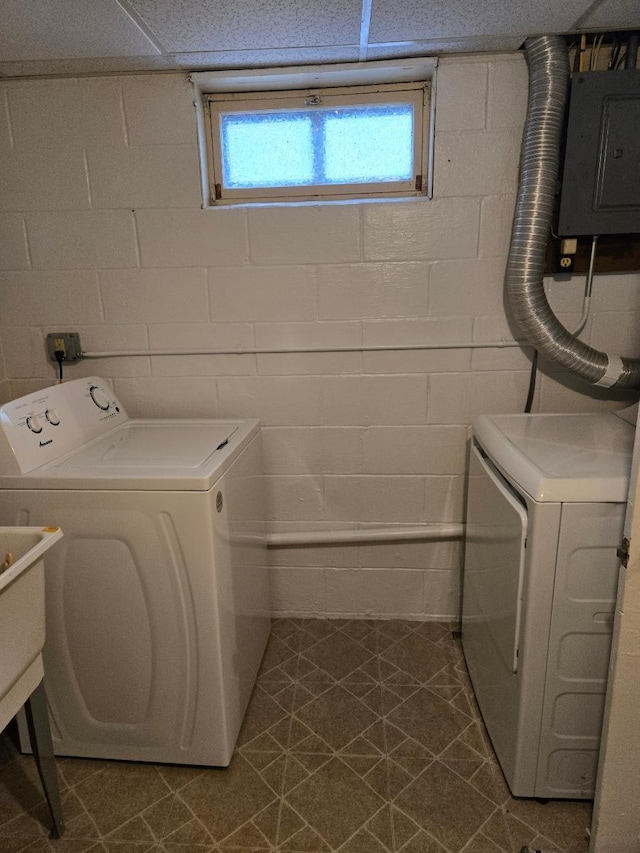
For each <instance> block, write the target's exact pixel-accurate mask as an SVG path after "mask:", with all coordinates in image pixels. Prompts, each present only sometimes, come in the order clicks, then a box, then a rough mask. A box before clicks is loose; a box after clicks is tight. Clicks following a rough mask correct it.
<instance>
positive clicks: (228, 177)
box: [220, 111, 315, 189]
mask: <svg viewBox="0 0 640 853" xmlns="http://www.w3.org/2000/svg"><path fill="white" fill-rule="evenodd" d="M220 123H221V136H222V167H223V185H224V186H225V187H228V188H230V189H241V188H245V187H283V186H285V187H286V186H304V185H305V184H313V183H314V182H315V181H314V169H313V145H312V141H311V137H312V127H311V121H310V118H309V116H308V115H306V114H304V113H300V112H292V111H289V112H272V113H233V114H222V115H221V116H220Z"/></svg>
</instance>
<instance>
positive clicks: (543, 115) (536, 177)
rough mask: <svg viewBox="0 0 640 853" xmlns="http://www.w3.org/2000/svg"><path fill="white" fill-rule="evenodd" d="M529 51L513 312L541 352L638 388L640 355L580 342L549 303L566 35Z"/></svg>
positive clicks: (510, 271) (600, 378)
mask: <svg viewBox="0 0 640 853" xmlns="http://www.w3.org/2000/svg"><path fill="white" fill-rule="evenodd" d="M525 50H526V56H527V62H528V64H529V105H528V109H527V119H526V123H525V128H524V135H523V139H522V151H521V160H520V182H519V186H518V198H517V203H516V212H515V216H514V220H513V230H512V232H511V246H510V249H509V258H508V261H507V274H506V288H507V293H508V297H509V302H510V305H511V310H512V312H513V316H514V318H515V319H516V321H517V323H518V324H519V326H520V327H521V329H522V330H523V332H524V334H525V335H526V337H527V340H529V341H530V343H531V344H532V345H533V346H534V347H535V348H536V349H537V350H538V351H539V352H540V353H542V354H543V355H545V356H546V357H547V358H550V359H552V360H553V361H556V362H558V363H559V364H560V365H561V366H562V367H564V368H565V369H567V370H570V371H572V372H573V373H576V374H578V375H579V376H581V377H582V378H583V379H585V380H586V381H587V382H590V383H591V384H593V385H600V386H604V387H607V388H611V387H615V388H639V387H640V360H638V359H631V358H620V357H619V356H616V355H608V354H607V353H604V352H600V351H599V350H596V349H594V348H593V347H590V346H588V345H587V344H585V343H583V342H582V341H580V340H578V338H576V337H575V336H574V335H573V334H572V333H571V332H569V331H568V330H567V329H566V328H565V327H564V326H563V325H562V323H561V322H560V321H559V320H558V319H557V317H556V316H555V314H554V313H553V311H552V310H551V307H550V305H549V302H548V301H547V297H546V294H545V292H544V283H543V282H544V279H543V276H544V265H545V253H546V247H547V241H548V238H549V230H550V227H551V217H552V213H553V208H554V200H555V193H556V184H557V180H558V167H559V159H560V140H561V135H562V129H563V123H564V115H565V108H566V102H567V90H568V86H569V57H568V53H567V47H566V44H565V41H564V39H562V38H561V37H559V36H540V37H536V38H530V39H527V41H526V42H525Z"/></svg>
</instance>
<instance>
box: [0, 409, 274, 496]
mask: <svg viewBox="0 0 640 853" xmlns="http://www.w3.org/2000/svg"><path fill="white" fill-rule="evenodd" d="M258 430H259V421H257V420H250V419H242V420H235V421H234V420H199V419H176V420H169V419H157V420H156V419H149V420H133V419H132V420H128V421H127V422H126V423H125V424H122V425H121V426H119V427H116V428H115V429H113V430H111V431H110V432H109V433H107V434H106V435H102V436H99V437H98V438H96V439H94V440H93V441H91V442H89V443H87V444H85V445H84V446H83V447H81V448H80V449H79V450H76V451H74V452H72V453H69V454H67V455H66V456H64V457H63V458H62V459H58V460H56V461H55V462H52V463H50V464H49V465H42V466H40V467H39V468H36V469H34V470H33V471H30V472H28V473H26V474H23V475H21V476H11V475H9V476H2V477H0V488H19V489H34V488H39V489H82V490H84V489H95V490H102V489H120V490H129V489H137V490H154V491H159V490H162V491H178V490H180V491H183V490H187V491H206V490H208V489H210V488H211V487H212V486H213V484H214V483H215V482H216V481H217V480H218V479H219V478H220V476H221V475H222V474H223V473H224V471H226V469H227V468H228V467H229V465H231V464H232V462H233V461H234V460H235V459H236V458H237V455H238V453H239V452H240V451H241V450H242V449H243V448H244V447H245V446H246V445H247V444H248V443H249V441H251V439H252V438H253V437H254V436H255V435H256V434H257V432H258Z"/></svg>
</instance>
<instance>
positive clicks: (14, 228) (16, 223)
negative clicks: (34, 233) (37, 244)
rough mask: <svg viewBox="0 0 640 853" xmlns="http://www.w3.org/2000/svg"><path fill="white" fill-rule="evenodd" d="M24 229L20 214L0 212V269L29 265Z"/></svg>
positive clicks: (24, 267)
mask: <svg viewBox="0 0 640 853" xmlns="http://www.w3.org/2000/svg"><path fill="white" fill-rule="evenodd" d="M26 237H27V235H26V231H25V226H24V220H23V218H22V216H20V215H19V214H17V213H0V269H2V270H24V269H27V268H28V266H29V253H28V249H27V239H26Z"/></svg>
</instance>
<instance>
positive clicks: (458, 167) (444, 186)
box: [433, 130, 521, 197]
mask: <svg viewBox="0 0 640 853" xmlns="http://www.w3.org/2000/svg"><path fill="white" fill-rule="evenodd" d="M520 141H521V140H520V134H519V133H518V132H516V131H515V130H504V131H499V132H498V131H477V132H475V133H473V132H468V133H439V134H437V135H436V143H435V158H434V165H433V180H434V194H435V195H436V196H437V197H444V196H458V197H459V196H467V197H468V196H486V195H494V194H496V193H498V194H500V193H509V192H511V191H513V188H514V185H515V182H516V181H517V177H518V162H519V158H520Z"/></svg>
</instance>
